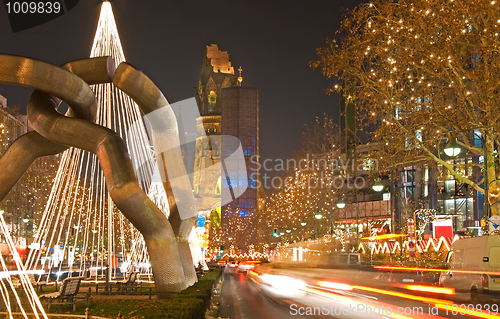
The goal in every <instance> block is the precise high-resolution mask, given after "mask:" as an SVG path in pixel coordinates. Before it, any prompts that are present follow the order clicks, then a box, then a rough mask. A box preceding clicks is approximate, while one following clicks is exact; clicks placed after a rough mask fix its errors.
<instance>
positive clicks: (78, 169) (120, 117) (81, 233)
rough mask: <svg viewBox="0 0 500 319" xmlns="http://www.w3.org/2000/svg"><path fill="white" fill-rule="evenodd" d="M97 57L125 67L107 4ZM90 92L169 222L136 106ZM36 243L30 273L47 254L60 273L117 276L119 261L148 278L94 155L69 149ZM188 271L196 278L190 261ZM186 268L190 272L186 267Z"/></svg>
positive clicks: (142, 255)
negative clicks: (105, 272) (65, 269)
mask: <svg viewBox="0 0 500 319" xmlns="http://www.w3.org/2000/svg"><path fill="white" fill-rule="evenodd" d="M100 56H111V57H112V58H113V59H114V60H115V63H116V65H119V64H120V63H121V62H124V61H125V57H124V53H123V49H122V47H121V43H120V38H119V35H118V31H117V27H116V24H115V20H114V16H113V12H112V8H111V4H110V3H109V2H107V1H106V2H103V4H102V7H101V12H100V17H99V22H98V26H97V31H96V34H95V37H94V42H93V45H92V50H91V57H100ZM93 90H94V92H95V94H96V97H97V101H98V110H97V117H96V123H97V124H99V125H102V126H105V127H107V128H109V129H111V130H113V131H115V132H117V134H118V135H119V136H120V137H121V138H122V139H123V140H125V141H126V143H127V146H128V149H129V153H130V154H131V159H132V162H133V166H134V168H135V173H136V176H137V179H138V180H139V182H140V184H141V187H142V189H143V191H144V192H145V193H146V194H148V196H149V197H150V199H151V200H152V201H153V202H154V203H155V204H156V205H157V206H158V207H159V208H160V210H161V211H162V212H163V213H164V214H165V215H166V216H167V217H168V215H169V204H168V200H167V195H166V193H165V190H164V187H163V185H162V183H161V182H153V181H152V177H153V175H154V174H153V173H154V171H155V170H156V169H157V168H156V167H155V165H156V161H155V158H154V152H153V151H152V149H151V145H150V142H149V139H148V136H147V132H146V129H145V126H144V122H143V119H142V115H141V112H140V110H139V108H138V106H137V104H136V103H135V102H134V101H133V100H132V99H131V98H130V97H129V96H128V95H126V94H124V93H123V92H122V91H121V90H119V89H118V88H116V87H115V86H114V85H113V84H110V83H108V84H99V85H94V86H93ZM36 242H37V243H38V244H39V245H40V246H41V249H40V250H34V251H32V253H31V254H30V256H29V258H28V261H27V266H28V267H30V268H35V267H36V265H37V263H38V262H39V260H40V259H42V257H44V255H45V254H46V255H52V258H43V259H42V260H43V261H42V263H43V264H44V266H45V267H47V268H59V269H62V267H63V266H66V265H67V266H68V267H69V269H70V270H73V271H74V270H80V271H82V272H85V271H87V270H88V269H95V268H98V269H99V268H105V267H106V265H109V266H110V267H111V268H112V269H113V270H114V271H116V269H117V266H118V264H117V263H118V258H120V259H121V258H123V261H124V266H123V265H122V266H123V267H122V268H127V267H126V266H127V265H128V270H129V271H130V270H135V269H137V267H139V268H142V269H140V270H143V271H146V272H149V267H150V266H149V265H148V259H149V257H148V254H147V251H146V246H145V243H144V240H143V238H142V235H141V234H140V233H139V232H138V231H137V230H136V229H135V228H134V227H133V226H132V224H131V223H130V222H128V220H127V219H125V218H124V217H123V215H122V214H121V213H120V212H119V211H118V209H117V208H116V207H115V205H114V204H113V201H112V200H111V198H110V196H109V194H108V191H107V188H106V182H105V180H104V174H103V172H102V170H101V168H100V166H99V162H98V160H97V157H96V155H94V154H91V153H89V152H86V151H83V150H80V149H77V148H70V149H68V150H67V151H66V152H64V153H63V155H62V158H61V164H60V167H59V170H58V172H57V176H56V178H55V182H54V185H53V188H52V192H51V195H50V198H49V201H48V203H47V205H46V208H45V211H44V214H43V217H42V220H41V222H40V227H39V231H38V233H37V235H36ZM187 249H188V252H189V247H187ZM181 255H183V256H185V255H187V254H185V253H184V254H181ZM189 256H190V255H189ZM184 259H186V258H184ZM183 261H184V260H183ZM178 262H179V263H180V261H178ZM185 263H189V260H185ZM73 267H75V268H77V269H74V268H73ZM191 267H192V268H193V273H194V267H193V265H192V261H191ZM133 268H135V269H133ZM179 268H182V267H181V266H180V264H179ZM185 268H186V269H189V267H188V266H187V265H186V266H185ZM180 271H181V273H184V272H183V271H182V269H180ZM113 274H115V273H114V272H113ZM93 275H94V277H93V278H94V280H96V281H97V280H99V276H98V272H95V273H93ZM111 275H112V274H111V273H109V276H111ZM172 276H173V277H176V276H174V275H172ZM192 283H193V282H192V280H191V281H189V284H192ZM185 284H186V283H184V284H182V285H180V286H184V287H185Z"/></svg>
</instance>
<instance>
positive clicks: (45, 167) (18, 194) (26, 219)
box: [0, 95, 59, 236]
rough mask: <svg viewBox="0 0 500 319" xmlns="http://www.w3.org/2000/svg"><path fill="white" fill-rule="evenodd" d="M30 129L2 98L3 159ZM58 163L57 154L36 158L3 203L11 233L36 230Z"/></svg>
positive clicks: (0, 145)
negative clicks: (10, 148) (15, 142)
mask: <svg viewBox="0 0 500 319" xmlns="http://www.w3.org/2000/svg"><path fill="white" fill-rule="evenodd" d="M30 130H31V129H30V128H29V126H28V118H27V116H26V115H23V114H16V112H15V111H14V109H13V108H9V107H8V106H7V99H6V98H5V97H4V96H1V95H0V157H1V156H2V155H3V154H4V153H5V151H6V150H7V149H8V148H9V146H10V145H11V144H12V143H13V142H14V141H15V140H16V139H17V138H19V137H20V136H21V135H23V134H25V133H27V132H28V131H30ZM58 161H59V156H58V155H55V156H44V157H42V158H38V159H36V160H35V161H34V162H33V164H31V166H30V167H29V169H28V170H27V171H26V172H25V173H24V175H23V176H22V177H21V179H20V180H19V181H18V182H17V183H16V185H15V186H14V187H13V188H12V190H11V191H10V192H9V194H7V196H6V197H5V198H4V199H3V200H2V201H1V202H0V210H3V211H4V212H5V218H6V221H7V224H8V227H9V230H10V231H11V234H13V235H19V236H21V235H22V236H25V235H28V236H30V235H31V234H32V232H33V231H34V230H36V227H37V220H38V219H39V218H40V216H41V213H42V210H43V208H44V206H45V204H46V202H47V199H48V195H49V193H50V187H51V185H52V181H53V178H54V176H55V171H56V170H57V167H58Z"/></svg>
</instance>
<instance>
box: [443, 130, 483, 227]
mask: <svg viewBox="0 0 500 319" xmlns="http://www.w3.org/2000/svg"><path fill="white" fill-rule="evenodd" d="M486 143H487V139H486V132H485V134H484V136H482V138H481V146H482V148H483V187H484V196H483V218H484V219H485V220H488V218H489V210H490V207H489V201H488V196H489V194H488V192H489V187H490V186H489V181H488V147H487V145H486ZM461 151H462V149H461V148H460V146H459V145H458V143H457V138H456V137H455V136H453V137H451V138H450V140H449V141H448V143H447V144H446V147H445V148H444V153H445V154H446V155H448V156H450V157H455V156H458V154H460V152H461ZM486 224H487V225H488V223H486ZM487 232H488V231H487Z"/></svg>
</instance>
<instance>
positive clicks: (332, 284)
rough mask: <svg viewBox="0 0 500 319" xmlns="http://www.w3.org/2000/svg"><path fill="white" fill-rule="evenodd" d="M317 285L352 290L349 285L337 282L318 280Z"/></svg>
mask: <svg viewBox="0 0 500 319" xmlns="http://www.w3.org/2000/svg"><path fill="white" fill-rule="evenodd" d="M318 286H320V287H323V288H330V289H338V290H352V287H351V286H350V285H347V284H341V283H338V282H329V281H318Z"/></svg>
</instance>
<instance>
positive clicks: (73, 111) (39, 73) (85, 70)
mask: <svg viewBox="0 0 500 319" xmlns="http://www.w3.org/2000/svg"><path fill="white" fill-rule="evenodd" d="M53 67H54V66H53V65H51V64H48V63H45V62H42V61H38V60H34V59H27V58H23V57H16V56H11V55H4V54H0V71H1V72H0V83H7V84H14V85H23V86H28V87H30V88H33V89H38V90H41V91H45V92H47V93H49V94H50V93H52V94H53V95H56V96H59V97H60V98H61V99H65V100H66V102H67V103H68V105H69V106H70V109H69V110H68V113H67V115H68V116H77V117H78V115H79V114H80V115H81V118H82V119H86V120H88V121H90V122H93V121H94V119H95V114H96V105H97V104H96V101H95V96H94V94H93V92H92V91H91V90H90V91H88V90H87V88H88V85H87V84H99V83H109V82H110V81H111V79H112V77H113V74H114V72H115V64H114V61H113V59H111V58H109V57H102V58H94V59H83V60H76V61H73V62H69V63H66V64H65V65H63V66H62V68H63V69H66V70H70V71H71V72H73V73H74V74H75V75H77V76H75V75H72V74H71V73H68V72H61V70H57V68H56V69H53ZM35 77H36V79H34V78H35ZM54 78H58V79H60V80H61V82H63V83H65V85H62V86H59V89H58V90H54V88H53V87H51V86H50V85H47V84H49V83H51V82H50V81H53V80H54ZM85 82H87V83H85ZM89 89H90V88H89ZM77 92H82V94H83V95H85V97H84V98H83V99H82V98H81V97H79V96H78V95H77ZM67 148H68V147H67V146H64V145H61V144H56V143H53V142H51V141H49V140H47V139H46V138H44V137H43V136H41V135H40V134H38V133H37V132H28V133H27V134H24V135H22V136H21V137H19V138H18V139H17V140H15V141H14V143H12V145H11V146H10V147H9V148H8V149H7V151H6V152H5V154H4V155H3V156H2V157H0V167H2V168H3V169H2V170H1V171H0V181H1V182H2V183H0V201H2V200H3V199H4V198H5V196H7V194H8V193H9V191H10V190H11V189H12V187H14V185H15V184H16V183H17V181H18V180H19V179H20V178H21V177H22V175H23V174H24V172H25V171H26V170H27V169H28V168H29V167H30V165H31V164H32V163H33V162H34V161H35V159H37V158H38V157H41V156H47V155H54V154H58V153H61V152H64V151H65V150H66V149H67Z"/></svg>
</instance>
